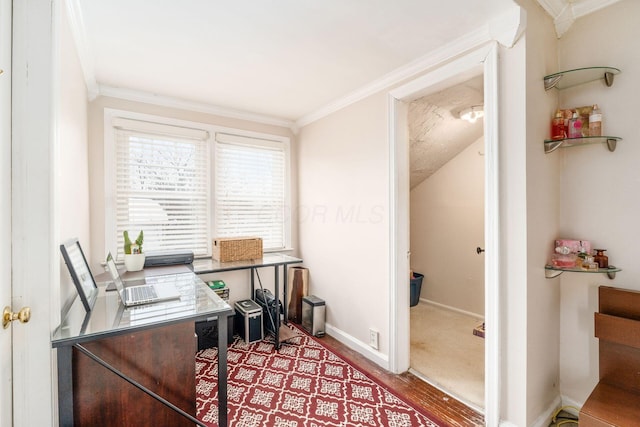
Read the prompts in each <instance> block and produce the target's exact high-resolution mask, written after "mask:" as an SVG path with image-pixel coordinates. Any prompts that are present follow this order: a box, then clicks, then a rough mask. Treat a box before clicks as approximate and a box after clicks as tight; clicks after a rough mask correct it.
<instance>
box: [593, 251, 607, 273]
mask: <svg viewBox="0 0 640 427" xmlns="http://www.w3.org/2000/svg"><path fill="white" fill-rule="evenodd" d="M595 251H596V255H595V256H594V257H593V259H594V261H595V262H596V263H598V267H600V268H609V257H608V256H606V255H605V254H604V252H605V251H606V249H595Z"/></svg>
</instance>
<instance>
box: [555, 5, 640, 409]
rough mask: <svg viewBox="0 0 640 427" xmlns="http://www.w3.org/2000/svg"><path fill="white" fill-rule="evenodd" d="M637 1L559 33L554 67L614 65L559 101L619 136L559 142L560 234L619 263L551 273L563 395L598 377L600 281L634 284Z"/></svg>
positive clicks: (639, 284)
mask: <svg viewBox="0 0 640 427" xmlns="http://www.w3.org/2000/svg"><path fill="white" fill-rule="evenodd" d="M638 17H640V2H638V1H636V0H623V1H621V2H619V3H616V4H614V5H613V6H610V7H608V8H606V9H604V10H601V11H599V12H596V13H594V14H593V15H589V16H586V17H584V18H581V19H579V20H578V21H577V22H576V23H574V25H573V26H572V27H571V29H570V30H569V31H568V32H567V33H566V34H565V35H564V36H563V37H562V38H561V39H560V41H559V49H558V54H559V55H558V56H559V63H560V67H559V68H560V69H571V68H577V67H588V66H597V65H608V66H613V67H616V68H619V69H620V70H621V71H622V73H621V74H620V75H618V76H616V80H615V82H614V84H613V86H612V87H610V88H607V87H606V86H605V85H604V83H603V82H601V81H598V82H593V83H589V84H586V85H583V86H580V87H576V88H573V89H567V90H565V91H562V92H561V93H560V104H561V106H562V107H576V106H582V105H591V104H594V103H597V104H598V105H599V106H600V108H601V109H602V111H603V114H604V119H603V133H604V134H606V135H613V136H620V137H622V138H623V140H622V141H620V142H619V143H618V147H617V149H616V151H615V152H614V153H610V152H609V151H607V149H606V148H605V146H604V145H600V144H598V145H592V146H585V147H576V148H569V149H565V150H562V151H561V152H559V153H556V156H557V157H559V158H560V161H561V162H562V175H561V178H560V186H561V195H562V197H561V205H560V234H561V235H562V237H568V238H571V237H575V238H580V239H587V240H590V241H591V242H592V245H593V246H592V247H603V248H605V249H607V250H608V255H609V262H610V263H611V264H613V265H616V266H618V267H620V268H622V270H623V271H622V272H620V273H618V274H617V276H616V279H615V280H609V279H607V277H606V276H605V275H600V274H597V275H590V274H577V273H574V274H566V273H565V274H563V275H562V276H561V277H560V279H558V280H556V281H555V282H556V283H555V285H556V286H559V287H560V289H561V292H562V300H561V307H560V312H561V319H562V322H561V337H560V338H561V347H560V363H561V368H562V369H561V389H562V394H563V396H564V397H565V399H566V401H567V402H569V403H576V404H579V405H581V404H582V403H583V402H584V400H586V398H587V397H588V395H589V393H590V392H591V389H592V388H593V386H594V385H595V384H596V382H597V380H598V350H597V348H598V340H597V339H596V338H594V336H593V333H594V331H593V313H594V312H595V311H597V307H598V305H597V287H598V286H599V285H607V286H618V287H622V288H629V289H640V280H638V278H639V277H640V264H639V263H638V262H637V260H636V259H635V257H636V254H637V248H638V236H640V225H639V222H638V217H639V216H640V199H639V198H638V197H637V194H638V183H640V172H639V169H638V159H639V158H640V145H639V144H638V142H639V141H638V140H637V136H638V119H637V115H638V114H637V110H638V109H637V99H636V98H637V97H636V96H634V95H635V94H638V93H640V81H639V80H638V78H637V76H638V75H640V55H638V48H637V43H636V40H637V39H638V38H639V37H640V28H639V27H638Z"/></svg>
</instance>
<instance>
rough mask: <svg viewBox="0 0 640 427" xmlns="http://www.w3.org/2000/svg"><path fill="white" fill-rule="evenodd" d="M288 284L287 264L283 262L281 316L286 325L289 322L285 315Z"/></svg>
mask: <svg viewBox="0 0 640 427" xmlns="http://www.w3.org/2000/svg"><path fill="white" fill-rule="evenodd" d="M288 286H289V284H288V282H287V265H286V264H283V265H282V288H283V289H284V295H283V296H282V299H283V300H284V303H283V306H284V307H283V309H282V313H283V314H282V316H283V320H284V324H285V325H286V324H287V323H289V320H288V317H287V316H288V315H287V307H288V304H287V296H288V295H289V293H288V292H287V287H288Z"/></svg>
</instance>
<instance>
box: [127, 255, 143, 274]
mask: <svg viewBox="0 0 640 427" xmlns="http://www.w3.org/2000/svg"><path fill="white" fill-rule="evenodd" d="M144 258H145V257H144V254H125V255H124V266H125V267H126V268H127V271H140V270H142V269H143V268H144Z"/></svg>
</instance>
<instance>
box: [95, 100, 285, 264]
mask: <svg viewBox="0 0 640 427" xmlns="http://www.w3.org/2000/svg"><path fill="white" fill-rule="evenodd" d="M118 118H121V119H130V120H139V121H147V122H151V123H158V124H161V125H169V126H178V127H184V128H190V129H197V130H201V131H205V132H208V134H209V137H208V138H207V143H208V144H211V148H212V149H211V150H209V152H210V159H209V161H210V165H211V166H213V165H214V164H215V162H214V161H215V159H214V157H213V156H214V155H215V150H214V149H213V146H214V144H215V135H216V133H224V134H230V135H237V136H241V137H248V138H256V139H262V140H267V141H272V142H274V143H279V144H282V145H283V146H284V151H285V168H286V171H285V209H286V212H285V217H284V246H285V248H284V249H278V250H277V251H288V250H291V249H292V245H291V235H292V224H291V141H290V139H289V138H288V137H286V136H280V135H273V134H267V133H262V132H254V131H248V130H243V129H236V128H230V127H224V126H217V125H212V124H208V123H201V122H193V121H189V120H181V119H174V118H170V117H165V116H156V115H152V114H145V113H137V112H133V111H126V110H118V109H113V108H105V109H104V196H105V206H104V209H105V218H104V237H105V239H104V242H105V250H104V256H105V257H106V254H107V253H108V252H109V251H115V250H116V249H117V240H116V233H115V232H114V230H115V228H116V218H115V203H116V200H115V161H116V160H115V144H116V139H115V133H114V132H113V129H114V126H113V122H114V120H115V119H118ZM211 172H212V171H210V180H209V181H210V182H209V191H210V193H211V192H213V188H215V182H214V180H215V174H214V173H211ZM210 199H211V202H210V205H209V212H208V224H207V226H208V239H209V241H211V240H212V239H213V238H214V234H215V231H214V224H213V217H214V215H213V212H214V210H213V209H214V208H215V206H213V204H214V200H215V197H214V195H213V194H211V198H210ZM274 251H276V250H274ZM267 252H268V251H267ZM210 255H211V246H210V247H209V250H208V255H207V256H210Z"/></svg>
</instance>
